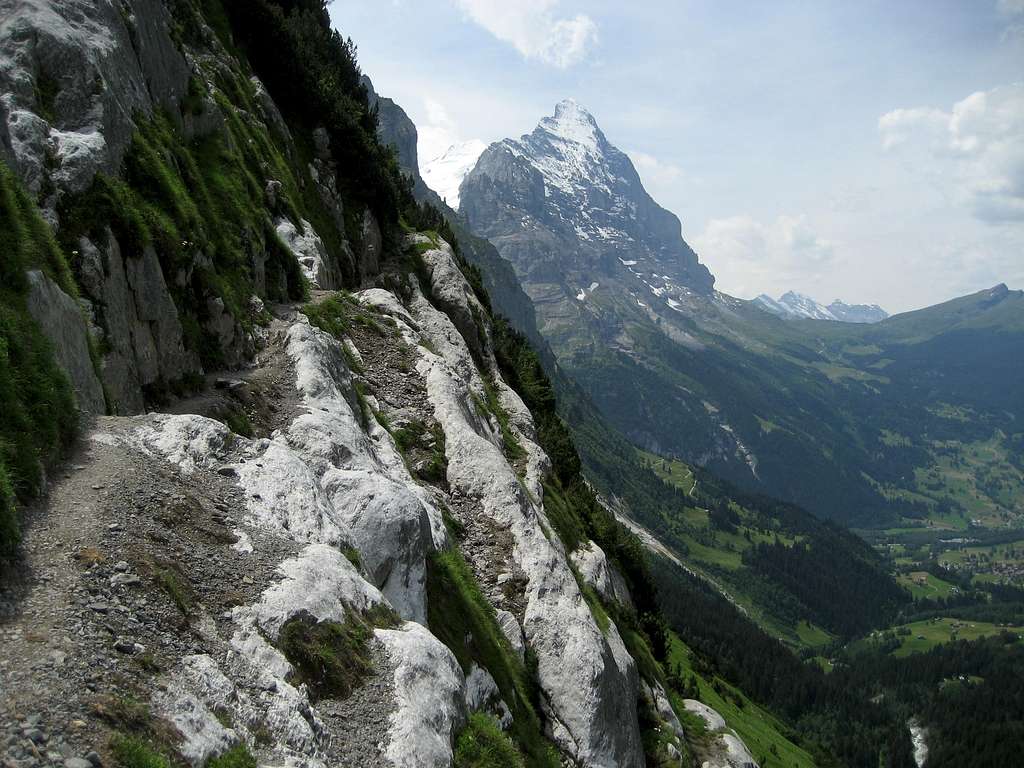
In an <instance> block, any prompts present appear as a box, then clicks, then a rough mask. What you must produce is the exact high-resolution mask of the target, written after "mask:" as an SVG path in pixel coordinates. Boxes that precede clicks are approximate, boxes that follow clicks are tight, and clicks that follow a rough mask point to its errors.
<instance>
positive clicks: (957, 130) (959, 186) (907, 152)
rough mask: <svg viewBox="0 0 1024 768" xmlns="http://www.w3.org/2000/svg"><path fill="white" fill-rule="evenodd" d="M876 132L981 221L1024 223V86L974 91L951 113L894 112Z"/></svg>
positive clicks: (889, 147) (881, 120)
mask: <svg viewBox="0 0 1024 768" xmlns="http://www.w3.org/2000/svg"><path fill="white" fill-rule="evenodd" d="M878 130H879V133H880V134H881V138H882V148H883V149H885V150H887V151H889V152H892V153H899V154H900V155H901V156H903V157H905V158H906V159H907V160H908V161H909V164H910V167H911V168H913V169H914V170H915V171H916V172H918V173H921V174H922V175H923V176H924V177H925V178H927V179H928V180H929V181H930V182H931V183H932V184H934V185H935V186H937V187H938V188H939V189H940V190H941V191H942V192H943V193H944V194H947V195H948V196H949V197H950V199H952V200H959V201H960V203H961V204H962V205H966V206H967V207H969V209H970V210H971V212H972V213H973V214H974V215H975V216H976V217H977V218H979V219H981V220H982V221H986V222H989V223H999V222H1012V221H1017V222H1019V221H1024V83H1014V84H1013V85H1008V86H1003V87H1000V88H993V89H992V90H990V91H978V92H976V93H972V94H971V95H970V96H968V97H967V98H965V99H963V100H962V101H958V102H957V103H956V104H954V105H953V107H952V109H951V110H950V111H948V112H946V111H944V110H941V109H935V108H932V107H922V108H916V109H896V110H893V111H892V112H889V113H887V114H884V115H882V117H880V118H879V120H878Z"/></svg>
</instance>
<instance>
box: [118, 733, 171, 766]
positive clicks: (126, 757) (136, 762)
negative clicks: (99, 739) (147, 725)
mask: <svg viewBox="0 0 1024 768" xmlns="http://www.w3.org/2000/svg"><path fill="white" fill-rule="evenodd" d="M110 750H111V752H113V754H114V760H115V761H117V764H118V765H119V766H121V768H171V762H170V760H168V759H167V758H166V757H165V756H164V755H163V754H161V753H160V752H159V751H157V750H156V749H155V748H154V747H153V745H152V744H151V743H150V742H148V741H146V740H145V739H142V738H139V737H138V736H125V735H123V734H117V735H116V736H114V738H113V740H112V741H111V744H110Z"/></svg>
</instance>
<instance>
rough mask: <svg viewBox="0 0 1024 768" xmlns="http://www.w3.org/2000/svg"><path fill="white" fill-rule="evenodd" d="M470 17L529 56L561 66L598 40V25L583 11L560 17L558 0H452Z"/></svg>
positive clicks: (581, 54)
mask: <svg viewBox="0 0 1024 768" xmlns="http://www.w3.org/2000/svg"><path fill="white" fill-rule="evenodd" d="M455 3H456V4H457V5H458V6H459V7H460V8H462V10H463V11H465V13H466V15H467V16H469V18H471V19H472V20H473V21H475V22H476V23H477V24H479V25H480V26H481V27H483V28H484V29H486V30H487V31H488V32H490V33H491V34H492V35H494V36H495V37H496V38H498V39H499V40H502V41H504V42H506V43H510V44H511V45H512V46H513V47H514V48H515V49H516V50H517V51H519V53H521V54H522V55H523V56H524V57H526V58H528V59H537V60H539V61H543V62H546V63H548V64H552V65H554V66H556V67H559V68H562V69H564V68H565V67H568V66H571V65H573V64H575V63H577V62H578V61H580V60H581V59H582V58H583V57H584V56H585V55H586V54H587V52H588V51H589V50H590V48H591V47H592V46H593V45H594V44H595V43H596V42H597V25H596V24H595V23H594V21H593V19H591V18H590V17H589V16H587V15H585V14H582V13H580V14H576V15H575V16H572V17H560V16H559V15H558V14H557V13H556V11H557V6H558V5H559V3H558V0H455Z"/></svg>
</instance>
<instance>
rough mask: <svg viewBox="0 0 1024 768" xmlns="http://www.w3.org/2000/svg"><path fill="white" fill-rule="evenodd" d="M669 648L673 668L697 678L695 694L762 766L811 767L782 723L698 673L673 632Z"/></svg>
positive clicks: (735, 691) (721, 683)
mask: <svg viewBox="0 0 1024 768" xmlns="http://www.w3.org/2000/svg"><path fill="white" fill-rule="evenodd" d="M670 648H671V650H670V656H669V663H670V664H671V665H672V667H673V669H675V668H676V666H677V665H678V668H679V670H680V671H681V673H682V674H683V675H684V676H685V677H686V678H687V679H690V678H691V676H692V678H693V679H696V681H697V686H698V690H699V695H698V696H697V697H696V698H698V699H699V700H700V701H702V702H703V703H705V704H707V705H708V706H709V707H711V708H712V709H714V710H716V711H717V712H718V713H719V714H720V715H721V716H722V717H723V718H724V719H725V722H726V724H727V725H728V726H729V727H730V728H732V729H734V730H735V731H736V733H738V734H739V735H740V738H742V739H743V742H744V743H745V744H746V745H747V748H748V749H749V750H750V752H751V754H753V756H754V758H755V759H756V760H758V761H759V763H760V765H761V766H762V768H769V767H770V766H773V765H778V766H783V765H784V766H795V767H796V768H804V767H805V766H806V768H813V766H814V761H813V760H812V759H811V756H810V755H809V754H808V753H807V752H806V751H804V750H803V749H802V748H801V747H799V746H798V745H796V744H794V743H793V742H792V741H791V740H790V739H789V738H788V736H787V735H786V734H787V732H788V729H787V728H786V726H785V724H784V723H782V722H781V721H780V720H779V719H778V718H776V717H775V716H774V715H772V714H771V713H770V712H768V711H767V710H765V709H764V708H763V707H761V706H759V705H757V704H755V703H753V702H752V701H750V699H748V698H747V697H746V696H745V695H744V694H743V693H742V692H741V691H740V690H738V689H737V688H736V687H734V686H733V685H730V684H729V683H727V682H725V681H724V680H722V679H721V678H719V677H716V676H709V675H705V674H701V673H698V672H697V671H696V670H695V669H694V666H693V664H692V662H691V655H690V649H689V648H688V647H687V646H686V644H685V643H683V641H682V640H680V639H679V638H678V637H677V636H676V635H675V634H674V633H673V634H672V635H671V647H670ZM679 708H681V706H680V707H679ZM765 758H767V760H765Z"/></svg>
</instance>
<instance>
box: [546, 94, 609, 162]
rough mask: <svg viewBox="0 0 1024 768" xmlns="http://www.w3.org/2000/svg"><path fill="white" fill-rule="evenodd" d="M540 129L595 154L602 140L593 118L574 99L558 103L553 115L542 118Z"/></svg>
mask: <svg viewBox="0 0 1024 768" xmlns="http://www.w3.org/2000/svg"><path fill="white" fill-rule="evenodd" d="M540 127H541V128H542V129H543V130H545V131H547V132H548V133H550V134H552V135H554V136H557V137H558V138H560V139H564V140H565V141H571V142H574V143H576V144H580V145H582V146H583V147H584V148H586V149H588V150H590V151H591V152H595V153H596V152H598V151H599V148H600V142H601V139H602V138H603V135H602V134H601V129H600V128H598V127H597V121H596V120H595V119H594V116H593V115H591V114H590V113H589V112H588V111H587V109H586V107H584V106H583V105H581V104H580V103H579V102H577V101H576V100H575V99H564V100H563V101H560V102H558V104H556V105H555V114H554V115H553V116H551V117H545V118H543V119H542V120H541V121H540Z"/></svg>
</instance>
